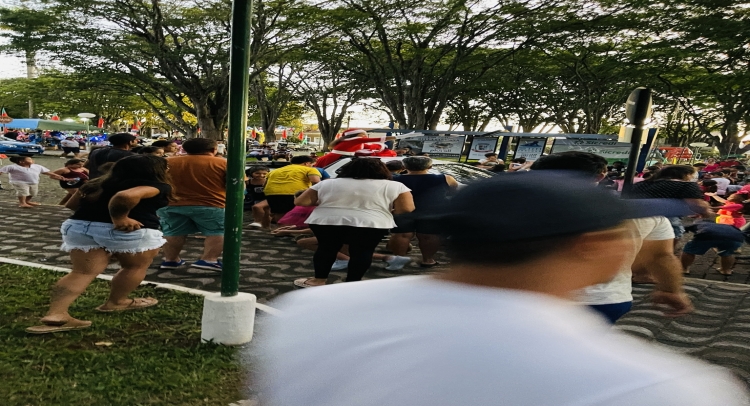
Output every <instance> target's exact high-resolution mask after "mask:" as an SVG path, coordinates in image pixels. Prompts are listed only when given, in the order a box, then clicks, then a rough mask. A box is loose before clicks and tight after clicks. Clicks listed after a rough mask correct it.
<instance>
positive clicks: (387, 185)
mask: <svg viewBox="0 0 750 406" xmlns="http://www.w3.org/2000/svg"><path fill="white" fill-rule="evenodd" d="M294 204H295V205H297V206H315V210H313V212H312V214H311V215H310V217H309V218H308V219H307V224H309V225H310V229H311V230H312V232H313V233H314V234H315V237H317V239H318V249H317V250H316V251H315V255H314V256H313V265H314V267H315V277H313V278H301V279H297V280H295V281H294V285H295V286H298V287H301V288H306V287H312V286H322V285H325V284H326V280H327V279H328V274H329V273H330V272H331V266H333V263H334V262H335V261H336V254H338V252H339V250H340V249H341V247H342V246H343V245H344V244H348V245H349V265H348V272H347V275H346V282H353V281H358V280H361V279H362V276H363V275H364V274H365V272H367V269H368V268H370V265H371V264H372V254H373V253H374V252H375V248H376V247H377V246H378V243H380V241H381V240H382V239H383V237H384V236H385V235H386V234H387V233H388V230H390V229H391V228H394V227H395V226H396V223H395V222H394V221H393V214H403V213H409V212H411V211H413V210H414V200H413V199H412V195H411V192H410V190H409V188H407V187H406V186H405V185H404V184H403V183H399V182H394V181H392V180H391V173H390V171H388V168H387V167H386V166H385V164H384V163H383V162H382V161H381V160H380V159H377V158H357V159H353V160H352V161H351V162H349V163H347V164H346V165H344V166H342V167H341V169H340V171H339V174H338V177H337V178H336V179H331V180H327V181H325V182H320V183H317V184H315V185H313V186H312V187H311V188H310V189H308V190H306V191H305V192H304V193H302V195H300V196H299V197H297V198H296V199H295V201H294ZM391 208H393V214H392V213H391Z"/></svg>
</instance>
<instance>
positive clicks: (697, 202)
mask: <svg viewBox="0 0 750 406" xmlns="http://www.w3.org/2000/svg"><path fill="white" fill-rule="evenodd" d="M685 202H687V204H688V206H690V210H692V211H694V212H696V213H698V214H700V215H702V216H704V217H705V216H708V215H711V214H712V213H713V211H712V210H711V205H709V204H708V203H707V202H706V201H705V200H703V199H685Z"/></svg>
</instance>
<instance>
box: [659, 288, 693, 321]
mask: <svg viewBox="0 0 750 406" xmlns="http://www.w3.org/2000/svg"><path fill="white" fill-rule="evenodd" d="M651 301H652V302H653V303H654V304H655V305H657V307H658V308H659V309H660V310H662V311H663V312H664V315H665V316H668V317H678V316H684V315H686V314H688V313H690V312H692V311H693V303H692V302H691V301H690V298H689V297H688V295H686V294H685V292H677V293H674V292H664V291H661V290H655V291H654V292H653V293H652V294H651ZM665 306H666V307H668V309H665Z"/></svg>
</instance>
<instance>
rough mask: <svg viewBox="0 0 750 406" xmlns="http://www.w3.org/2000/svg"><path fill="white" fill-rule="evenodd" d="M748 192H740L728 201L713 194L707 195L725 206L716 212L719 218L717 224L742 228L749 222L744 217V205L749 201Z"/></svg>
mask: <svg viewBox="0 0 750 406" xmlns="http://www.w3.org/2000/svg"><path fill="white" fill-rule="evenodd" d="M748 193H750V192H748V191H747V190H740V191H739V192H737V193H735V194H733V195H731V196H729V198H728V199H726V200H724V199H722V198H721V197H718V196H716V195H715V194H713V193H706V194H707V195H708V196H711V197H712V198H713V199H714V200H716V201H718V202H719V203H722V204H724V206H722V207H720V208H719V210H718V211H717V212H716V213H717V214H718V215H719V216H718V217H716V223H717V224H727V225H730V226H735V227H737V228H742V226H744V225H745V223H746V222H747V221H746V220H745V217H744V216H743V209H744V203H745V201H747V200H748Z"/></svg>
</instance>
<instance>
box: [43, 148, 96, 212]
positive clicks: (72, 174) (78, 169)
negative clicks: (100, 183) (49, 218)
mask: <svg viewBox="0 0 750 406" xmlns="http://www.w3.org/2000/svg"><path fill="white" fill-rule="evenodd" d="M83 163H84V161H83V160H82V159H71V160H69V161H68V162H65V167H64V168H60V169H58V170H56V171H54V172H52V173H55V174H57V175H60V176H64V177H66V178H68V179H70V180H61V181H60V187H61V188H63V189H65V190H66V191H67V192H68V194H67V195H65V197H63V199H62V200H60V203H58V204H59V205H60V206H65V203H67V202H68V200H70V198H71V197H73V195H74V194H76V192H77V191H78V188H79V187H81V185H83V184H84V183H85V182H86V181H87V180H89V170H88V169H86V168H84V167H83Z"/></svg>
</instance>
